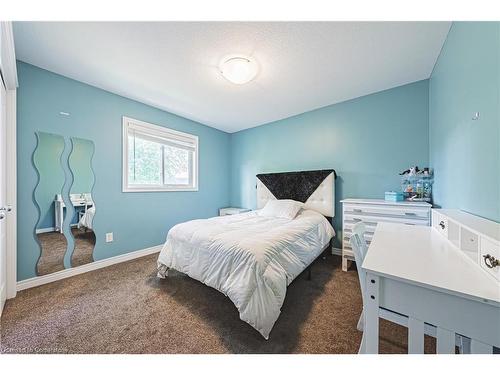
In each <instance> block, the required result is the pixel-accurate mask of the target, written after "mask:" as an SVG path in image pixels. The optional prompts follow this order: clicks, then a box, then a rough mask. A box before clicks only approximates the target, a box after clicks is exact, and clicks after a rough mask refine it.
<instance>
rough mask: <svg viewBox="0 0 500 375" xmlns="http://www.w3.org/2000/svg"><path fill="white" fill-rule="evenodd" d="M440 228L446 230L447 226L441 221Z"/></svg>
mask: <svg viewBox="0 0 500 375" xmlns="http://www.w3.org/2000/svg"><path fill="white" fill-rule="evenodd" d="M439 226H440V227H441V229H444V228H445V225H444V221H443V220H441V222H440V223H439Z"/></svg>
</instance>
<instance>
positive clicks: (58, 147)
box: [33, 132, 67, 276]
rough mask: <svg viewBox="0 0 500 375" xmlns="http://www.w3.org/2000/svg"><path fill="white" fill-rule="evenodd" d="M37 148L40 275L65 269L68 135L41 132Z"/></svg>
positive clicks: (35, 160)
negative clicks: (63, 161)
mask: <svg viewBox="0 0 500 375" xmlns="http://www.w3.org/2000/svg"><path fill="white" fill-rule="evenodd" d="M36 137H37V147H36V149H35V152H34V154H33V164H34V165H35V168H36V170H37V173H38V183H37V186H36V188H35V191H34V199H35V203H36V205H37V206H38V209H39V218H38V222H37V224H36V227H35V233H36V237H37V239H38V242H39V244H40V250H41V251H40V258H39V259H38V262H37V265H36V272H37V274H38V275H40V276H41V275H46V274H49V273H52V272H56V271H61V270H63V269H64V255H65V254H66V249H67V241H66V237H65V235H64V234H63V225H62V224H63V221H64V212H65V211H64V209H63V208H64V202H63V200H62V195H61V191H62V188H63V185H64V182H65V176H64V170H63V168H62V165H61V155H62V153H63V151H64V138H63V137H62V136H60V135H56V134H49V133H43V132H37V133H36Z"/></svg>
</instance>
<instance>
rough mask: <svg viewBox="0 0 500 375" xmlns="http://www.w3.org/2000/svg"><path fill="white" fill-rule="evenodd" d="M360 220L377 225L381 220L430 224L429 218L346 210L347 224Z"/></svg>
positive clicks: (345, 219) (408, 223)
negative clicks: (368, 213)
mask: <svg viewBox="0 0 500 375" xmlns="http://www.w3.org/2000/svg"><path fill="white" fill-rule="evenodd" d="M360 221H362V222H364V223H365V224H366V225H367V226H375V225H377V223H380V222H384V223H400V224H407V225H429V220H428V219H423V218H412V217H390V216H376V215H358V214H354V213H348V212H344V223H345V225H350V224H356V223H358V222H360Z"/></svg>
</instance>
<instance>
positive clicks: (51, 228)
mask: <svg viewBox="0 0 500 375" xmlns="http://www.w3.org/2000/svg"><path fill="white" fill-rule="evenodd" d="M55 231H56V228H54V227H50V228H40V229H37V230H35V233H36V234H40V233H50V232H55Z"/></svg>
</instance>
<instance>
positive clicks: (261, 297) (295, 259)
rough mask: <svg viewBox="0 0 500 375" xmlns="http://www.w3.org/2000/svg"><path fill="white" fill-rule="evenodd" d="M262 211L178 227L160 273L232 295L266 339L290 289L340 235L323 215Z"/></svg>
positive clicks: (169, 238)
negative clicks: (178, 275)
mask: <svg viewBox="0 0 500 375" xmlns="http://www.w3.org/2000/svg"><path fill="white" fill-rule="evenodd" d="M258 212H259V211H253V212H248V213H244V214H239V215H230V216H221V217H215V218H211V219H204V220H192V221H188V222H185V223H181V224H178V225H176V226H174V227H173V228H172V229H170V231H169V232H168V235H167V241H166V243H165V245H164V246H163V249H162V251H161V252H160V255H159V257H158V274H159V276H164V275H165V272H166V271H167V269H168V268H173V269H175V270H177V271H180V272H183V273H186V274H187V275H189V276H190V277H192V278H193V279H196V280H199V281H201V282H203V283H205V284H207V285H209V286H211V287H213V288H215V289H217V290H219V291H221V292H222V293H224V294H225V295H227V296H228V297H229V298H230V299H231V301H232V302H233V303H234V304H235V306H236V307H237V308H238V311H239V312H240V319H242V320H243V321H245V322H247V323H248V324H250V325H251V326H252V327H254V328H255V329H256V330H257V331H259V332H260V333H261V334H262V336H264V337H265V338H266V339H267V338H268V337H269V332H270V331H271V329H272V328H273V325H274V323H275V322H276V320H277V319H278V316H279V314H280V311H281V310H280V309H281V306H282V305H283V301H284V299H285V294H286V288H287V286H288V285H289V284H290V283H291V282H292V281H293V280H294V279H295V277H297V275H299V274H300V273H301V272H302V271H303V270H304V269H305V268H306V267H307V266H308V265H309V264H310V263H311V262H312V261H313V260H314V259H315V258H316V257H317V256H318V255H319V254H320V253H321V251H322V250H323V249H324V248H325V246H326V245H327V244H328V242H329V241H330V239H331V238H332V237H333V236H334V235H335V232H334V230H333V228H332V226H331V224H330V223H329V222H328V220H326V218H325V217H324V216H322V215H321V214H319V213H317V212H315V211H311V210H302V211H301V212H300V213H299V214H298V215H297V217H296V218H295V219H293V220H289V219H280V218H274V217H264V216H260V215H259V213H258Z"/></svg>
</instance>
